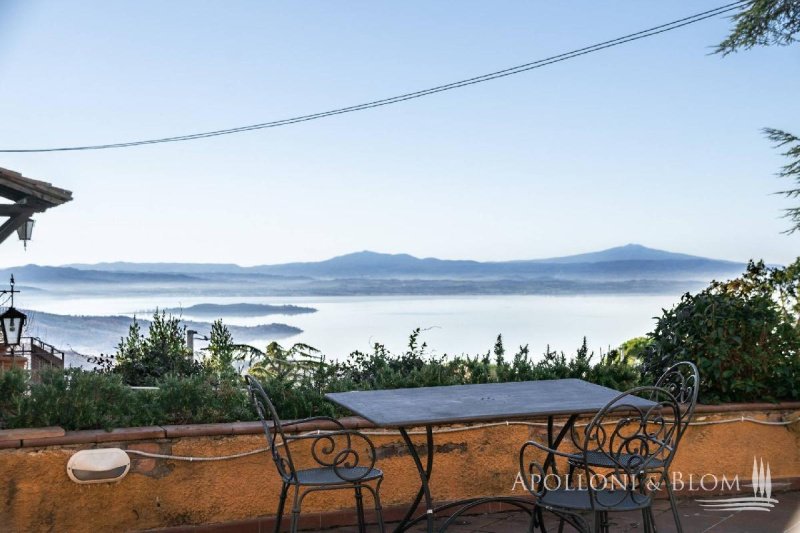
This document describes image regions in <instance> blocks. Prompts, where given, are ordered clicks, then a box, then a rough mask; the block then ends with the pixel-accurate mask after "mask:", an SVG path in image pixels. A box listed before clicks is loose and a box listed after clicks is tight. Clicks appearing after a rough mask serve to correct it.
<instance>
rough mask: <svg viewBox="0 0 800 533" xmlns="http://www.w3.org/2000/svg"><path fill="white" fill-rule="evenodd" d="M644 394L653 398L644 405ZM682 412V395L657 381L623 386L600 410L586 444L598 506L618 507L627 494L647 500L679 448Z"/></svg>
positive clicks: (591, 489)
mask: <svg viewBox="0 0 800 533" xmlns="http://www.w3.org/2000/svg"><path fill="white" fill-rule="evenodd" d="M643 398H644V399H648V400H650V401H652V402H654V404H653V405H651V406H648V407H642V406H641V399H643ZM681 416H682V415H681V409H680V405H679V403H678V400H677V399H676V398H675V397H674V396H673V395H672V394H671V393H670V392H669V391H667V390H665V389H661V388H657V387H637V388H635V389H631V390H629V391H627V392H624V393H622V394H620V395H619V396H617V397H616V398H614V399H613V400H612V401H611V402H609V403H608V404H607V405H606V406H605V407H604V408H603V409H601V410H600V411H599V412H598V413H597V414H596V415H595V417H594V418H593V419H592V421H591V422H589V424H588V426H586V429H585V432H584V442H583V446H582V449H581V455H582V463H583V465H582V467H583V468H582V469H583V472H584V473H585V475H586V478H587V479H586V480H585V483H586V488H587V489H588V490H589V494H590V500H591V502H592V506H593V507H594V508H597V507H601V508H613V507H615V506H618V505H622V504H623V502H625V501H627V500H628V499H631V500H633V501H634V502H637V503H643V502H644V500H645V499H647V498H649V497H650V494H651V493H652V492H654V491H655V490H657V489H658V486H659V484H660V483H661V482H662V481H663V480H662V479H661V477H660V475H659V474H658V472H661V468H660V467H661V466H662V465H668V464H669V463H670V462H671V461H672V457H673V456H674V454H675V451H676V450H677V446H678V440H679V439H680V427H681ZM600 464H602V465H603V466H602V467H600V468H598V466H599V465H600ZM592 465H594V466H592Z"/></svg>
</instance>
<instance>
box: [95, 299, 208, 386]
mask: <svg viewBox="0 0 800 533" xmlns="http://www.w3.org/2000/svg"><path fill="white" fill-rule="evenodd" d="M111 359H112V360H115V361H116V364H114V365H113V366H112V367H111V368H110V371H111V372H113V373H115V374H119V375H120V376H122V379H123V381H125V383H127V384H128V385H140V386H141V385H144V386H152V385H155V384H156V382H157V381H158V380H159V379H161V378H163V377H165V376H167V375H177V376H194V375H198V374H200V373H202V372H203V367H202V365H201V364H200V363H197V362H195V361H194V358H193V354H192V353H191V352H190V351H189V349H188V348H187V346H186V327H185V326H181V324H180V319H179V318H178V317H174V316H172V315H167V314H166V313H165V312H163V311H162V312H160V313H159V312H158V311H156V312H155V313H153V319H152V321H151V322H150V327H149V329H148V332H147V336H145V335H143V334H142V332H141V328H140V326H139V322H138V321H137V320H136V318H134V319H133V323H132V324H131V326H130V329H129V330H128V336H127V337H126V338H124V339H122V340H120V343H119V345H118V346H117V353H116V355H115V356H113V357H112V358H111Z"/></svg>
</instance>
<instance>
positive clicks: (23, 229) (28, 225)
mask: <svg viewBox="0 0 800 533" xmlns="http://www.w3.org/2000/svg"><path fill="white" fill-rule="evenodd" d="M35 223H36V221H35V220H33V219H32V218H29V219H28V220H26V221H25V222H24V223H23V224H22V225H21V226H20V227H18V228H17V236H18V237H19V240H21V241H22V244H23V246H25V249H26V250H27V249H28V241H29V240H31V239H32V238H33V225H34V224H35Z"/></svg>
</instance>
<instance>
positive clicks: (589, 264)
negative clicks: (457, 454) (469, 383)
mask: <svg viewBox="0 0 800 533" xmlns="http://www.w3.org/2000/svg"><path fill="white" fill-rule="evenodd" d="M744 267H745V265H744V263H736V262H732V261H723V260H719V259H711V258H706V257H699V256H693V255H687V254H681V253H674V252H668V251H665V250H656V249H653V248H647V247H646V246H642V245H639V244H628V245H625V246H619V247H615V248H610V249H608V250H601V251H597V252H590V253H584V254H578V255H571V256H566V257H554V258H549V259H527V260H516V261H494V262H481V261H472V260H450V259H437V258H433V257H428V258H419V257H414V256H412V255H408V254H384V253H378V252H371V251H363V252H356V253H351V254H346V255H342V256H338V257H333V258H331V259H327V260H324V261H313V262H297V263H285V264H276V265H259V266H252V267H241V266H238V265H234V264H231V263H219V264H214V263H204V264H194V263H186V264H184V263H100V264H96V265H85V264H77V265H71V266H65V267H39V266H35V265H27V266H24V267H17V268H14V269H5V270H0V276H3V275H8V274H9V273H11V272H13V273H14V274H15V275H16V276H17V281H19V282H20V283H24V284H26V285H29V286H34V287H43V288H45V289H48V290H59V291H70V290H72V288H76V290H77V287H79V286H81V290H82V291H94V292H97V293H102V292H104V291H107V290H108V289H107V286H108V284H115V285H117V286H118V289H117V290H118V291H127V293H128V294H134V293H140V292H142V291H144V292H148V291H152V290H155V289H154V288H156V287H157V288H158V290H159V291H161V293H162V294H173V295H175V294H188V293H192V294H194V295H196V296H201V295H228V296H238V295H275V296H298V295H330V296H333V295H358V294H364V295H366V294H422V293H425V291H429V292H430V293H431V294H442V293H446V294H458V293H459V292H458V291H459V290H462V291H463V292H461V294H475V292H470V291H478V292H477V294H484V293H486V292H490V293H497V294H517V292H515V291H522V292H520V293H521V294H528V293H541V292H542V291H553V290H555V289H554V288H553V287H555V286H558V287H559V289H558V291H556V292H558V293H562V291H567V292H569V291H573V290H574V291H579V292H575V293H576V294H580V293H581V292H580V290H583V289H581V287H583V288H587V287H589V283H590V282H591V283H606V282H615V283H616V282H627V281H631V282H632V281H648V282H652V283H647V284H641V283H640V284H639V285H635V286H637V287H645V286H646V287H649V289H648V291H653V290H657V285H658V283H664V284H665V287H666V286H667V285H669V284H668V283H667V282H685V281H692V282H699V283H703V282H707V281H709V280H711V279H712V278H722V277H730V276H733V275H736V274H738V273H740V272H742V271H743V270H744ZM423 281H438V282H441V283H438V284H430V283H421V282H423ZM451 282H454V283H451ZM466 282H469V283H466ZM487 284H489V285H487ZM459 287H463V289H459ZM523 287H524V289H523ZM631 287H634V285H631ZM673 288H674V287H673ZM603 290H604V291H605V289H603ZM671 290H672V289H671Z"/></svg>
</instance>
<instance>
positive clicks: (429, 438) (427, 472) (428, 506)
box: [394, 426, 434, 533]
mask: <svg viewBox="0 0 800 533" xmlns="http://www.w3.org/2000/svg"><path fill="white" fill-rule="evenodd" d="M400 435H401V436H402V437H403V441H405V443H406V446H407V447H408V453H409V454H410V455H411V458H412V459H413V460H414V465H415V466H416V467H417V472H419V479H420V481H421V485H420V487H419V491H418V492H417V496H416V497H415V498H414V502H413V503H412V504H411V507H410V508H409V509H408V512H407V513H406V515H405V516H404V517H403V519H402V520H401V521H400V524H398V526H397V527H396V528H395V530H394V531H395V533H400V532H402V531H405V530H406V529H407V528H408V526H409V525H410V523H409V522H410V521H411V518H412V517H413V516H414V513H415V512H416V511H417V508H418V507H419V505H420V503H421V502H422V498H423V496H424V497H425V513H426V521H427V524H428V533H433V498H432V497H431V489H430V485H429V482H430V479H431V473H432V472H433V454H434V449H433V428H432V427H431V426H425V439H426V444H427V449H428V458H427V462H426V465H425V467H424V468H423V466H422V460H421V459H420V458H419V454H418V453H417V449H416V448H415V447H414V443H413V442H412V441H411V437H409V436H408V432H406V429H405V428H400Z"/></svg>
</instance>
